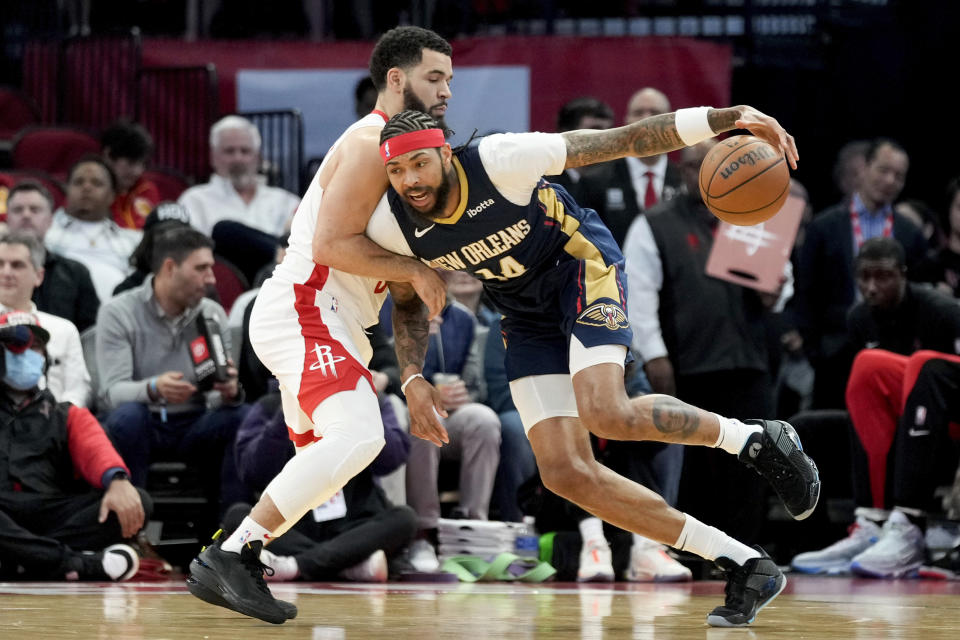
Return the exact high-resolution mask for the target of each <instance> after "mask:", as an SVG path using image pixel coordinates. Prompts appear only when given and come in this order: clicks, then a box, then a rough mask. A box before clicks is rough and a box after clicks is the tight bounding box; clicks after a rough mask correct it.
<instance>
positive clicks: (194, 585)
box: [187, 575, 297, 620]
mask: <svg viewBox="0 0 960 640" xmlns="http://www.w3.org/2000/svg"><path fill="white" fill-rule="evenodd" d="M187 589H188V590H189V591H190V593H192V594H193V595H195V596H196V597H198V598H200V599H201V600H203V601H204V602H206V603H208V604H212V605H214V606H217V607H223V608H224V609H230V611H237V610H236V609H234V608H233V607H232V606H231V605H230V603H229V602H227V601H226V600H225V599H224V598H223V596H221V595H220V594H219V593H218V592H216V591H214V590H212V589H209V588H207V587H206V586H205V585H203V584H202V583H200V582H199V581H198V580H197V579H196V578H194V577H193V576H192V575H190V576H187ZM277 605H279V606H280V609H282V610H283V613H284V615H286V616H287V620H293V619H294V618H296V617H297V607H296V605H293V604H291V603H289V602H284V601H283V600H277ZM237 613H242V612H241V611H237Z"/></svg>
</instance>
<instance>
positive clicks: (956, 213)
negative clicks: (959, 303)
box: [915, 178, 960, 298]
mask: <svg viewBox="0 0 960 640" xmlns="http://www.w3.org/2000/svg"><path fill="white" fill-rule="evenodd" d="M944 221H945V222H946V238H945V240H944V242H943V246H942V247H941V248H940V249H939V251H936V252H935V253H933V254H932V255H931V256H929V257H928V259H927V260H925V261H924V262H922V263H921V264H920V267H919V268H918V270H917V274H916V278H915V279H916V280H919V281H920V282H929V283H931V284H934V285H935V286H936V287H937V288H938V289H939V290H940V291H942V292H943V293H945V294H947V295H949V296H953V297H954V298H958V297H960V178H954V179H953V180H951V181H950V184H949V186H948V187H947V213H946V215H945V216H944Z"/></svg>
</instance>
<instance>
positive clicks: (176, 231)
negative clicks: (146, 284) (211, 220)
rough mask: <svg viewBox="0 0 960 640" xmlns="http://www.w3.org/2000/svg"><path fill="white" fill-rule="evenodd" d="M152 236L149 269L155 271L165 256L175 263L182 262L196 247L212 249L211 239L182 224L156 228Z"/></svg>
mask: <svg viewBox="0 0 960 640" xmlns="http://www.w3.org/2000/svg"><path fill="white" fill-rule="evenodd" d="M158 232H159V233H157V234H156V235H155V236H154V238H153V255H152V256H151V257H150V271H151V272H152V273H157V272H158V271H159V270H160V267H161V266H163V263H164V261H165V260H166V259H167V258H172V259H173V261H174V262H175V263H176V264H183V261H184V260H186V259H187V256H189V255H190V254H191V253H193V252H194V251H196V250H197V249H210V250H211V251H212V250H213V240H211V239H210V238H209V237H208V236H207V235H205V234H203V233H201V232H200V231H197V230H196V229H194V228H192V227H185V226H183V225H182V224H178V225H170V228H168V229H158Z"/></svg>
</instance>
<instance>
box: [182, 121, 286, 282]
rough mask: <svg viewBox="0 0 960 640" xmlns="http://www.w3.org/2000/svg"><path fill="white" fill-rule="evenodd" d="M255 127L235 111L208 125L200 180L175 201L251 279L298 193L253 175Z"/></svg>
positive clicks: (256, 158) (257, 158) (269, 252)
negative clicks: (205, 167) (207, 171)
mask: <svg viewBox="0 0 960 640" xmlns="http://www.w3.org/2000/svg"><path fill="white" fill-rule="evenodd" d="M260 143H261V140H260V132H259V131H258V130H257V127H256V126H254V124H253V123H252V122H250V121H249V120H247V119H246V118H241V117H240V116H226V117H224V118H222V119H220V120H219V121H217V122H216V123H215V124H214V125H213V126H212V127H211V128H210V164H211V165H212V166H213V171H214V172H213V174H212V175H211V176H210V180H209V181H208V182H207V183H206V184H199V185H197V186H195V187H190V188H189V189H187V190H186V191H184V192H183V194H181V196H180V199H179V202H180V204H182V205H183V206H184V207H186V208H187V211H189V212H190V221H191V224H192V225H193V226H194V228H196V229H198V230H199V231H201V232H203V233H205V234H207V235H208V236H210V237H212V238H213V239H214V242H215V243H216V246H217V253H218V254H220V255H221V256H223V257H225V258H227V259H228V260H230V261H231V262H233V263H234V264H236V266H237V267H239V268H240V269H241V270H242V271H243V272H244V274H245V275H246V276H247V277H248V279H250V280H252V279H253V274H255V273H256V272H257V269H259V268H260V267H261V266H262V265H263V264H266V263H267V262H269V261H270V260H272V259H273V256H274V251H275V250H276V246H277V242H276V238H277V237H278V236H281V235H283V234H284V233H285V232H286V231H287V226H288V224H289V222H290V220H291V218H292V217H293V213H294V212H295V211H296V210H297V206H298V205H299V204H300V198H299V197H298V196H296V195H294V194H292V193H290V192H289V191H286V190H284V189H280V188H278V187H271V186H269V185H268V184H267V183H266V180H265V179H264V177H263V176H261V175H258V173H257V168H258V166H259V164H260Z"/></svg>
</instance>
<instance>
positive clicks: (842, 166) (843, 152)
mask: <svg viewBox="0 0 960 640" xmlns="http://www.w3.org/2000/svg"><path fill="white" fill-rule="evenodd" d="M869 148H870V142H869V141H868V140H851V141H850V142H848V143H846V144H845V145H843V146H842V147H840V150H839V151H837V160H836V162H834V163H833V182H834V184H836V185H837V186H839V185H840V183H841V181H842V180H843V174H844V172H845V171H846V170H847V165H849V164H850V162H851V161H852V160H853V159H854V158H856V157H861V158H863V159H864V161H866V159H867V149H869Z"/></svg>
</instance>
